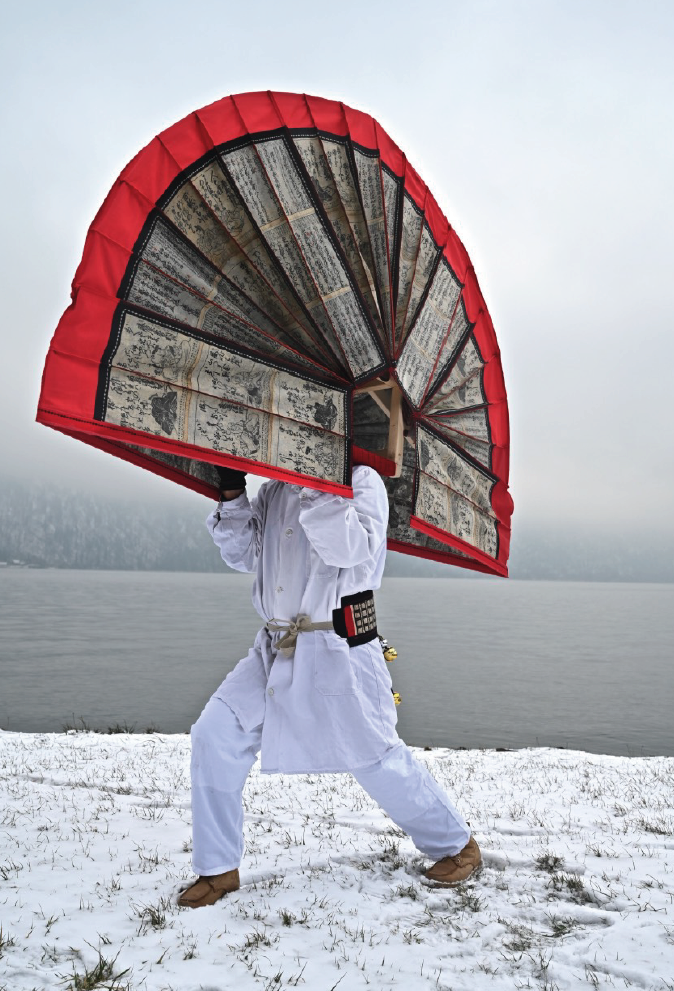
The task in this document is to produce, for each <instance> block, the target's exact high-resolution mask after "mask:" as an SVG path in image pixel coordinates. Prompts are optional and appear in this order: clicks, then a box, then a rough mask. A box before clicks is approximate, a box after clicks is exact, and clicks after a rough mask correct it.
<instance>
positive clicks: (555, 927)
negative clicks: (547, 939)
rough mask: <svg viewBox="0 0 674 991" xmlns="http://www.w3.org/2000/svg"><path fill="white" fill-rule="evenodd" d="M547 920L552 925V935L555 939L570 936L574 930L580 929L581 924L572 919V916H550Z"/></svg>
mask: <svg viewBox="0 0 674 991" xmlns="http://www.w3.org/2000/svg"><path fill="white" fill-rule="evenodd" d="M547 919H548V922H549V923H550V929H551V932H550V935H551V936H552V937H553V938H554V939H561V938H562V937H563V936H568V935H569V933H571V932H573V930H574V929H578V927H579V926H580V922H577V921H576V919H572V918H571V916H570V915H564V916H559V915H548V916H547Z"/></svg>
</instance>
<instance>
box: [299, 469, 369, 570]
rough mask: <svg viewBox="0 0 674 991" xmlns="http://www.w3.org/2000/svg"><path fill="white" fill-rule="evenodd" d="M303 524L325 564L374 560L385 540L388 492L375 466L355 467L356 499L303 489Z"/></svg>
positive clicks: (338, 565) (350, 565) (346, 564)
mask: <svg viewBox="0 0 674 991" xmlns="http://www.w3.org/2000/svg"><path fill="white" fill-rule="evenodd" d="M300 501H301V508H300V525H301V526H302V529H303V530H304V532H305V533H306V535H307V538H308V540H309V542H310V543H311V545H312V546H313V548H314V550H315V551H316V553H317V554H318V556H319V557H320V558H321V560H322V561H324V562H325V563H326V564H329V565H331V566H332V567H336V568H353V567H355V565H357V564H364V563H365V562H366V561H368V560H370V561H372V563H373V565H374V563H375V561H376V558H377V555H378V553H379V551H380V550H381V547H382V544H384V543H385V542H386V528H387V526H388V495H387V493H386V488H385V487H384V483H383V482H382V480H381V478H380V477H379V475H378V474H377V472H376V471H374V469H373V468H366V467H365V466H363V465H359V466H357V467H356V468H354V471H353V499H344V498H343V497H342V496H338V495H332V494H331V493H329V492H316V491H315V490H313V489H302V492H301V493H300Z"/></svg>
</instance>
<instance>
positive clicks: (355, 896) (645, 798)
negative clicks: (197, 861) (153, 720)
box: [0, 732, 674, 991]
mask: <svg viewBox="0 0 674 991" xmlns="http://www.w3.org/2000/svg"><path fill="white" fill-rule="evenodd" d="M189 752H190V741H189V737H188V736H186V735H169V734H159V733H154V734H149V735H144V734H143V735H141V734H138V735H136V734H120V735H101V734H96V733H84V732H77V733H74V732H71V733H68V734H64V733H50V734H40V733H36V734H29V733H12V732H0V927H1V934H0V991H5V989H6V991H32V989H36V991H37V989H39V991H46V989H56V988H60V989H68V988H78V987H94V986H98V987H108V988H113V989H114V991H126V989H128V991H135V989H143V991H192V989H194V991H197V989H202V991H216V989H217V991H220V989H224V988H230V987H232V988H234V987H236V988H237V989H238V988H241V989H253V988H260V989H268V991H273V989H276V988H285V987H302V986H304V987H307V988H310V989H312V991H314V989H316V991H331V989H333V988H335V987H337V986H338V987H339V988H340V991H351V989H354V991H355V989H360V988H365V987H368V986H369V987H370V988H374V989H379V988H388V987H400V988H414V989H417V988H418V989H423V988H426V987H429V988H439V989H452V991H459V989H471V991H475V989H477V991H481V989H483V988H484V989H487V988H489V989H495V991H499V989H504V991H505V989H507V991H511V989H513V988H540V989H546V991H553V989H555V988H558V989H559V991H565V989H572V988H578V987H595V988H600V987H603V986H608V987H610V986H620V987H635V988H644V989H663V991H664V989H674V812H673V808H674V784H673V781H674V758H672V757H614V756H602V755H596V754H587V753H582V752H578V751H568V750H556V749H555V750H552V749H544V748H540V749H528V750H515V751H507V750H506V751H494V750H441V749H434V750H432V751H424V750H415V755H416V757H417V758H418V759H419V760H421V761H423V762H424V763H426V764H427V766H428V767H429V768H430V770H431V772H432V773H433V774H434V775H435V776H436V777H437V778H438V780H439V781H440V782H441V783H442V784H443V785H444V786H445V787H446V788H447V789H448V791H449V792H450V794H452V795H453V796H454V797H455V799H456V801H457V804H458V805H459V807H460V808H461V810H462V811H463V812H464V814H465V815H466V816H467V817H468V818H469V819H470V821H471V823H472V827H473V829H474V831H475V834H476V836H477V838H478V841H479V842H480V844H481V846H482V849H483V852H484V859H485V866H484V869H483V871H482V872H481V874H480V875H479V876H478V877H477V878H475V879H474V880H471V881H469V882H468V883H467V884H465V885H463V886H461V887H460V888H457V889H447V890H439V889H432V888H429V887H427V886H426V885H425V884H424V883H423V876H422V869H423V866H424V863H425V862H424V860H423V858H422V857H420V856H419V854H418V852H417V851H416V850H415V849H414V847H413V846H412V844H411V842H410V841H409V840H408V839H407V837H405V836H403V835H402V834H401V833H400V831H399V830H397V828H396V827H395V826H394V825H393V823H392V822H391V821H390V820H389V819H387V818H386V817H385V816H384V815H383V814H382V813H381V811H380V810H379V809H378V808H377V807H376V806H375V805H374V804H373V803H372V801H371V800H370V799H369V798H368V797H367V796H366V795H365V793H364V792H363V791H362V790H361V789H360V787H359V786H358V785H357V784H356V783H355V781H353V779H352V778H351V777H350V776H349V775H320V776H319V775H299V776H282V775H278V776H265V775H260V774H259V773H258V770H257V766H256V768H254V770H253V773H252V774H251V777H250V779H249V782H248V786H247V789H246V793H245V806H246V853H245V856H244V862H243V864H242V870H241V878H242V888H241V890H240V891H239V892H237V893H236V894H234V895H231V896H229V897H228V898H227V899H225V900H224V901H222V902H219V903H218V904H217V905H215V906H212V907H210V908H205V909H199V910H197V911H192V910H189V909H179V908H177V906H176V905H175V897H176V894H177V892H178V891H179V889H180V888H181V887H184V886H185V884H186V883H187V881H188V880H189V878H191V877H192V871H191V867H190V808H189ZM108 965H109V966H108ZM96 967H98V973H99V976H101V978H103V977H104V975H107V976H105V979H102V981H101V982H100V983H99V984H97V985H95V984H94V983H92V982H93V980H94V978H93V977H91V975H92V973H93V972H94V971H95V969H96ZM87 973H88V974H89V975H90V977H89V978H88V980H89V983H88V984H84V983H82V982H83V981H84V980H85V977H84V975H85V974H87Z"/></svg>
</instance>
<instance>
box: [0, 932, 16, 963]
mask: <svg viewBox="0 0 674 991" xmlns="http://www.w3.org/2000/svg"><path fill="white" fill-rule="evenodd" d="M15 943H16V940H15V939H14V937H13V936H10V935H9V933H6V932H5V931H4V930H3V928H2V925H0V959H2V955H3V953H4V951H5V948H6V947H8V946H14V945H15Z"/></svg>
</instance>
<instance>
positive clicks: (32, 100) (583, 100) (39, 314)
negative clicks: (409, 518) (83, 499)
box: [0, 0, 674, 538]
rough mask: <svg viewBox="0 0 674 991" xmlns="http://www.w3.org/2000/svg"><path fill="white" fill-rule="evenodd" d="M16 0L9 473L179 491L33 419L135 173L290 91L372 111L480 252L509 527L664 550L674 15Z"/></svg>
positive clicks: (9, 202) (641, 7) (487, 1)
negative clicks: (596, 526)
mask: <svg viewBox="0 0 674 991" xmlns="http://www.w3.org/2000/svg"><path fill="white" fill-rule="evenodd" d="M12 7H13V9H11V10H10V9H9V8H8V7H6V8H5V13H4V15H3V29H2V39H1V40H0V46H1V51H0V55H1V59H0V76H1V82H2V86H1V92H2V94H3V96H2V109H1V113H2V130H1V133H2V137H3V148H2V162H1V164H0V170H1V171H2V187H1V188H2V191H3V204H2V214H1V216H2V232H3V233H2V244H1V248H0V250H1V252H2V283H3V291H2V299H3V304H4V311H3V316H2V324H1V328H2V329H1V333H2V345H3V346H2V356H1V358H0V411H1V414H2V419H1V422H2V425H3V430H2V433H1V434H0V465H2V467H1V468H0V474H8V475H12V476H19V477H30V478H33V479H34V480H35V484H36V485H37V486H39V487H40V489H42V490H46V489H48V486H49V483H50V481H52V480H53V481H55V482H58V483H62V484H68V483H69V482H75V483H77V484H78V485H82V486H83V487H90V488H92V489H94V488H98V489H100V488H101V487H102V486H104V487H105V488H106V489H112V490H119V491H120V492H123V493H126V494H128V493H133V492H138V493H140V492H143V491H145V492H147V493H148V494H149V495H152V496H155V497H157V498H160V497H163V496H165V495H166V494H168V490H171V491H173V490H176V491H177V489H176V487H175V486H171V485H170V483H168V482H165V481H163V480H160V479H156V478H153V477H152V476H150V475H149V474H148V473H147V472H144V471H142V470H141V469H138V468H135V467H133V466H130V465H126V464H124V463H122V462H120V461H118V460H117V459H113V458H110V457H109V456H107V455H104V454H102V453H100V452H96V451H94V450H93V449H90V448H88V447H86V446H85V445H83V444H81V443H79V442H76V441H72V440H69V439H67V438H65V437H62V436H61V435H59V434H57V433H56V432H54V431H51V430H48V429H46V428H45V427H42V426H38V425H36V424H35V423H34V422H33V421H34V416H35V409H36V406H37V398H38V392H39V383H40V374H41V371H42V367H43V364H44V357H45V354H46V351H47V347H48V344H49V340H50V337H51V335H52V333H53V330H54V327H55V326H56V323H57V321H58V319H59V316H60V314H61V312H62V311H63V310H64V309H65V307H66V306H67V304H68V300H69V290H70V282H71V280H72V277H73V275H74V272H75V268H76V266H77V264H78V262H79V259H80V256H81V252H82V247H83V244H84V239H85V235H86V231H87V228H88V226H89V223H90V222H91V220H92V219H93V216H94V214H95V212H96V210H97V209H98V207H99V205H100V203H101V202H102V200H103V198H104V196H105V194H106V193H107V191H108V189H109V188H110V186H111V185H112V183H113V181H114V179H115V178H116V176H117V175H118V174H119V172H120V171H121V170H122V168H123V167H124V165H125V164H126V162H127V161H128V160H129V159H130V158H131V157H132V156H133V155H134V154H135V153H136V152H137V151H138V150H139V149H140V148H141V147H142V146H144V145H145V144H147V143H148V142H149V141H150V140H151V139H152V137H153V136H154V135H155V134H156V133H157V132H158V131H160V130H162V129H163V128H165V127H167V126H168V125H170V124H171V123H173V122H174V121H176V120H178V119H180V118H181V117H183V116H185V115H186V114H188V113H189V112H190V111H192V110H195V109H197V108H198V107H201V106H203V105H204V104H207V103H210V102H212V101H214V100H216V99H219V98H220V97H223V96H226V95H228V94H230V93H237V92H245V91H247V90H253V89H279V90H290V91H296V92H308V93H312V94H317V95H320V96H325V97H329V98H334V99H341V100H342V101H344V102H345V103H348V104H349V105H351V106H353V107H357V108H359V109H362V110H364V111H366V112H368V113H370V114H372V115H373V116H374V117H376V118H377V119H378V120H379V121H380V122H381V124H382V126H383V127H384V128H385V129H386V130H387V131H388V132H389V134H390V135H391V136H392V137H393V139H394V140H395V141H396V142H397V143H398V144H399V145H400V146H401V147H402V149H403V150H404V151H405V152H406V154H407V155H408V157H409V159H410V161H411V162H412V164H413V165H414V166H415V167H416V168H417V169H418V171H419V172H420V173H421V175H422V176H423V178H424V179H425V180H426V182H427V183H428V185H429V186H430V188H431V189H432V191H433V192H434V194H435V196H436V198H437V200H438V202H439V204H440V206H441V207H442V209H443V210H444V212H445V214H446V215H447V217H448V219H449V221H450V223H451V224H452V225H453V226H454V227H455V228H456V230H457V232H458V234H459V236H460V237H461V238H462V240H463V242H464V244H465V245H466V248H467V249H468V252H469V254H470V256H471V259H472V261H473V264H474V266H475V269H476V272H477V275H478V279H479V280H480V284H481V287H482V290H483V293H484V296H485V298H486V301H487V305H488V307H489V309H490V312H491V314H492V317H493V320H494V324H495V327H496V332H497V336H498V339H499V343H500V346H501V351H502V359H503V368H504V372H505V377H506V386H507V388H508V393H509V400H510V412H511V430H512V473H511V490H512V493H513V498H514V500H515V516H514V519H513V526H514V527H517V526H518V525H520V524H524V523H526V522H533V523H536V524H540V523H549V524H550V525H557V524H559V525H561V524H563V525H565V526H568V525H569V524H571V523H576V522H579V521H581V520H586V521H589V522H590V523H594V522H601V523H602V524H604V525H606V526H607V527H609V528H613V527H615V526H616V525H620V526H624V527H626V528H627V529H628V530H633V529H637V530H639V529H643V530H649V531H650V530H652V529H655V528H658V527H659V528H661V530H662V532H663V534H666V535H667V537H668V538H671V536H672V534H673V533H674V514H672V508H673V503H674V500H673V497H672V491H673V488H674V429H673V425H674V412H673V410H672V391H673V390H672V384H671V380H672V359H673V357H674V344H673V343H672V342H673V339H674V336H673V334H672V323H673V319H674V318H673V313H674V279H673V278H672V268H673V266H674V209H673V201H674V192H673V188H674V111H673V107H674V3H672V2H671V0H641V2H636V0H629V2H621V0H582V2H579V0H557V2H548V0H521V2H517V0H461V2H457V0H438V2H434V3H428V2H419V0H417V2H409V3H401V2H398V0H386V2H380V0H371V2H368V0H337V2H336V3H329V4H326V3H316V2H312V3H309V2H305V0H300V2H297V0H286V2H283V3H277V2H275V3H272V2H255V0H245V2H241V3H231V2H219V3H218V2H215V3H213V2H210V3H204V2H203V0H192V2H191V3H181V4H178V3H176V2H174V0H135V2H127V0H117V2H116V3H115V4H114V5H108V4H106V5H103V4H97V3H90V2H89V3H85V2H68V0H61V2H59V3H47V2H43V0H37V2H33V3H31V4H26V5H22V7H19V5H12ZM193 498H194V499H198V498H201V497H198V496H194V497H193Z"/></svg>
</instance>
